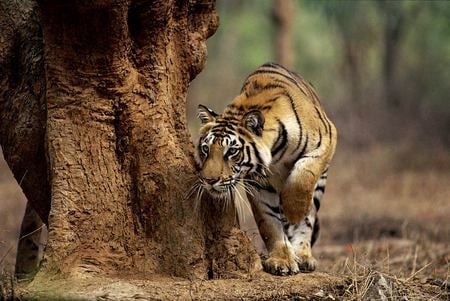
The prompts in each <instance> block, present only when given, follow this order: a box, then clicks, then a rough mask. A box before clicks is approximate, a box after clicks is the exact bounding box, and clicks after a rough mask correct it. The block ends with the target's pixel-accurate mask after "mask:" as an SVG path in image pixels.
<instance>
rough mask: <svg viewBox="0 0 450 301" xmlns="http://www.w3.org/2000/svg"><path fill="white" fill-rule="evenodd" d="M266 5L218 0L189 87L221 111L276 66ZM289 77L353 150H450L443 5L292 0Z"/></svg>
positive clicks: (447, 17) (448, 26) (448, 18)
mask: <svg viewBox="0 0 450 301" xmlns="http://www.w3.org/2000/svg"><path fill="white" fill-rule="evenodd" d="M272 5H273V3H272V1H270V0H218V1H217V8H218V14H219V16H220V26H219V29H218V31H217V33H216V34H215V35H214V36H213V37H211V38H210V39H209V40H208V52H209V56H208V61H207V66H206V68H205V69H204V71H203V72H202V73H201V74H200V75H199V76H198V78H197V79H196V80H195V81H194V82H193V84H192V87H191V89H190V91H189V104H190V107H189V109H188V113H189V119H190V120H191V122H190V125H191V129H192V131H194V132H195V131H196V128H197V125H198V122H197V121H194V120H192V119H194V118H195V111H196V106H197V104H198V103H203V104H206V105H208V106H211V107H212V108H213V109H215V110H217V111H218V112H220V111H222V110H223V108H224V107H225V106H226V105H227V104H228V103H229V102H230V101H231V100H232V99H233V97H235V96H236V95H237V94H238V92H239V89H240V86H241V84H242V82H243V80H244V79H245V77H246V76H247V75H248V74H249V73H250V72H252V70H254V69H255V68H257V67H258V66H259V65H261V64H263V63H265V62H267V61H272V60H273V53H274V51H273V36H274V35H275V34H276V32H275V30H274V27H273V24H272V19H271V9H272ZM294 24H295V26H294V27H295V30H294V34H293V36H292V39H293V40H294V47H295V49H294V51H295V54H296V64H295V68H294V69H295V71H297V72H298V73H300V74H301V75H302V76H303V77H305V78H306V79H307V80H309V81H311V82H312V83H313V84H314V86H315V87H316V89H317V90H318V92H319V95H321V99H322V103H323V105H324V106H325V107H326V109H327V111H328V112H329V115H331V117H332V118H333V119H334V120H335V121H336V123H337V125H338V129H339V130H340V133H341V138H343V139H342V140H341V142H342V141H344V143H348V144H350V145H365V144H371V143H378V142H380V141H388V142H389V141H391V142H392V141H399V140H401V139H405V140H406V139H410V140H412V141H413V142H416V143H431V142H433V143H434V142H437V143H440V144H442V145H447V146H448V145H450V135H449V132H450V99H449V96H450V85H449V83H450V2H448V1H346V0H341V1H331V0H301V1H296V11H295V14H294Z"/></svg>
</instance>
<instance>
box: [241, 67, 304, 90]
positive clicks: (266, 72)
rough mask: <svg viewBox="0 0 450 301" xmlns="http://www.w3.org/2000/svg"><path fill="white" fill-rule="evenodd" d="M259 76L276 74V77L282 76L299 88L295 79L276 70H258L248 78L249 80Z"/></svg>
mask: <svg viewBox="0 0 450 301" xmlns="http://www.w3.org/2000/svg"><path fill="white" fill-rule="evenodd" d="M257 74H276V75H280V76H282V77H284V78H286V79H288V80H289V81H290V82H292V83H293V84H295V85H296V86H298V83H297V81H296V80H295V79H293V78H292V77H290V76H287V75H285V74H283V73H281V72H278V71H275V70H256V71H255V72H253V73H252V74H250V75H249V76H248V78H250V77H252V76H254V75H257Z"/></svg>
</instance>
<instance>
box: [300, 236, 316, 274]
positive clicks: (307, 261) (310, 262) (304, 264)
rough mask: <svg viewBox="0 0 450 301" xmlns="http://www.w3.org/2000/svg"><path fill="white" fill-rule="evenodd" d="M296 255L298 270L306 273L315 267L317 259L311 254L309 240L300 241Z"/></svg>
mask: <svg viewBox="0 0 450 301" xmlns="http://www.w3.org/2000/svg"><path fill="white" fill-rule="evenodd" d="M296 255H297V262H298V267H299V269H300V271H302V272H305V273H308V272H313V271H314V270H315V269H316V265H317V260H316V259H315V258H314V256H313V255H312V250H311V244H310V243H309V242H303V243H301V245H300V248H299V250H297V252H296Z"/></svg>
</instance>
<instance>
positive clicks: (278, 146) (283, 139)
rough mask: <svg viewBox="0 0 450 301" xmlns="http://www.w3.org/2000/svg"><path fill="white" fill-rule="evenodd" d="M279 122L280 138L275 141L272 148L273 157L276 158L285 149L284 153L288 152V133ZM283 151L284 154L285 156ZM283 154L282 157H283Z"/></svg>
mask: <svg viewBox="0 0 450 301" xmlns="http://www.w3.org/2000/svg"><path fill="white" fill-rule="evenodd" d="M277 121H278V125H279V128H278V137H277V140H276V141H275V143H274V144H273V146H272V150H271V153H272V157H274V156H275V155H276V154H277V153H278V152H279V151H281V150H282V149H284V151H286V149H285V148H286V146H287V131H286V127H285V126H284V124H283V123H282V122H281V121H280V120H279V119H278V118H277ZM284 151H283V154H284ZM283 154H282V155H281V156H280V157H282V156H283Z"/></svg>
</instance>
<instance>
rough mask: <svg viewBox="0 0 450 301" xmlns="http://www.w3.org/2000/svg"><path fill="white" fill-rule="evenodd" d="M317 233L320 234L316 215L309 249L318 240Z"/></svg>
mask: <svg viewBox="0 0 450 301" xmlns="http://www.w3.org/2000/svg"><path fill="white" fill-rule="evenodd" d="M319 232H320V223H319V217H318V216H317V215H316V220H315V221H314V227H313V232H312V235H311V247H312V246H314V243H315V242H316V241H317V239H318V238H319Z"/></svg>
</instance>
